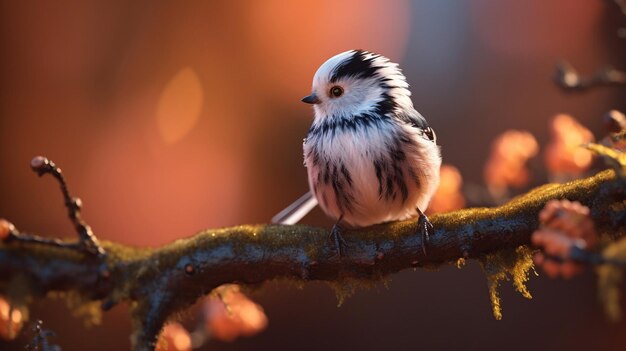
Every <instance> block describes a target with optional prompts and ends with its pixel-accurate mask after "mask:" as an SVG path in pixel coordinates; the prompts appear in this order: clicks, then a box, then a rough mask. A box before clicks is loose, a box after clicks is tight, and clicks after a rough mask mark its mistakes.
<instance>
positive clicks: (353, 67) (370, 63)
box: [330, 50, 380, 83]
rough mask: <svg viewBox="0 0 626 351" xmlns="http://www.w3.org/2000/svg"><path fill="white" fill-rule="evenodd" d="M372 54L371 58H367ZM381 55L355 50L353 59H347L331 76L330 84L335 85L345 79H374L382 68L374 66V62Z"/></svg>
mask: <svg viewBox="0 0 626 351" xmlns="http://www.w3.org/2000/svg"><path fill="white" fill-rule="evenodd" d="M368 54H371V56H370V57H367V55H368ZM379 57H380V55H378V54H372V53H370V52H367V51H363V50H355V51H354V54H352V57H350V58H348V59H346V60H345V61H344V62H343V63H342V64H341V65H339V66H337V67H336V68H335V69H334V70H333V72H332V73H331V75H330V82H331V83H335V82H336V81H337V80H339V79H341V78H343V77H356V78H364V77H373V76H374V75H375V74H376V72H377V71H378V69H379V68H380V66H374V60H375V59H377V58H379Z"/></svg>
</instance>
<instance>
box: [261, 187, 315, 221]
mask: <svg viewBox="0 0 626 351" xmlns="http://www.w3.org/2000/svg"><path fill="white" fill-rule="evenodd" d="M315 206H317V199H316V198H315V196H313V194H312V193H311V192H310V191H308V192H307V193H306V194H304V195H302V196H300V198H299V199H298V200H296V201H294V202H293V203H292V204H291V205H289V206H287V208H285V209H284V210H282V211H280V212H279V213H278V214H277V215H276V216H274V217H272V223H274V224H289V225H291V224H296V223H298V222H299V221H300V220H301V219H302V217H304V216H306V215H307V214H308V213H309V212H311V210H312V209H314V208H315Z"/></svg>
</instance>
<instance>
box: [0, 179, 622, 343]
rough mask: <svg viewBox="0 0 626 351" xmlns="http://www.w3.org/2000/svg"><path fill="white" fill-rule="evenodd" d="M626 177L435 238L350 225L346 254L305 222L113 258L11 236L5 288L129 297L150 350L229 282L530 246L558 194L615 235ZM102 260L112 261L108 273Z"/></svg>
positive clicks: (439, 222) (377, 275)
mask: <svg viewBox="0 0 626 351" xmlns="http://www.w3.org/2000/svg"><path fill="white" fill-rule="evenodd" d="M625 183H626V181H624V179H623V178H622V177H621V176H618V175H616V172H615V171H613V170H607V171H603V172H601V173H598V174H596V175H595V176H592V177H589V178H586V179H581V180H577V181H573V182H570V183H567V184H548V185H545V186H542V187H539V188H537V189H535V190H533V191H531V192H529V193H527V194H525V195H523V196H521V197H519V198H516V199H514V200H512V201H511V202H509V203H507V204H505V205H503V206H500V207H494V208H471V209H464V210H460V211H454V212H449V213H444V214H438V215H433V216H432V217H431V222H432V223H433V225H434V227H435V234H434V235H432V236H431V238H430V241H428V242H427V243H423V242H422V239H421V238H422V236H421V235H417V234H416V233H417V228H416V222H415V221H404V222H393V223H386V224H380V225H376V226H372V227H367V228H362V229H357V230H350V231H347V232H346V233H345V235H344V237H345V239H346V242H347V245H348V246H347V249H346V252H345V255H344V256H342V257H341V259H339V257H338V256H337V255H336V253H335V251H334V246H333V245H330V244H329V243H328V242H327V238H328V234H329V231H328V230H327V229H321V228H315V227H310V226H305V225H294V226H283V225H242V226H236V227H231V228H223V229H212V230H206V231H203V232H200V233H198V234H196V235H194V236H192V237H190V238H186V239H181V240H177V241H175V242H173V243H171V244H168V245H165V246H163V247H160V248H154V249H147V248H133V247H128V246H124V245H121V244H116V243H112V242H102V243H101V244H102V248H103V249H104V251H105V252H106V256H104V258H99V257H98V256H95V255H93V254H90V253H89V252H86V251H84V250H83V251H80V250H75V249H72V248H70V247H64V246H58V245H55V244H51V243H49V242H33V241H28V242H21V241H18V240H8V241H5V242H0V292H2V293H5V294H9V297H10V298H11V292H15V291H20V292H21V294H22V295H23V294H24V292H27V294H28V295H30V296H32V297H35V298H38V297H43V296H45V295H46V294H47V293H49V292H52V291H65V292H73V293H79V294H80V295H81V296H83V298H84V299H86V300H89V301H102V307H103V309H105V310H107V309H110V308H111V307H113V306H114V305H115V304H117V303H118V302H121V301H128V302H130V303H131V306H132V315H133V325H134V329H135V333H134V336H133V344H134V349H135V350H151V349H153V348H154V343H155V341H156V338H157V336H158V333H159V331H160V330H161V328H162V326H163V324H164V323H165V322H166V321H167V319H168V318H169V317H170V316H171V315H172V314H174V313H176V312H178V311H180V310H181V309H183V308H186V307H188V306H190V305H191V304H193V303H194V302H195V301H196V300H197V299H198V298H199V297H201V296H203V295H206V294H208V293H210V292H211V291H212V290H213V289H214V288H216V287H218V286H220V285H222V284H226V283H238V284H248V285H256V284H260V283H263V282H265V281H269V280H273V279H276V278H286V279H290V280H295V281H312V280H317V281H327V282H330V283H342V282H346V281H349V282H352V283H356V284H371V283H372V282H377V281H379V280H380V279H381V278H383V277H385V276H387V275H389V274H392V273H395V272H398V271H401V270H403V269H406V268H411V267H432V266H438V265H442V264H446V263H448V262H453V261H456V260H457V259H459V258H484V257H485V255H488V254H491V253H494V252H496V251H499V250H504V249H513V248H517V247H518V246H520V245H527V244H529V241H530V235H531V233H532V231H533V230H535V229H536V228H537V226H538V219H537V214H538V212H539V211H540V210H541V208H542V207H543V206H544V204H545V203H546V202H547V201H549V200H551V199H565V198H566V199H569V200H575V201H580V202H581V203H583V204H584V205H586V206H588V207H590V209H591V216H592V218H593V219H594V221H595V223H596V224H597V228H598V230H599V231H600V232H614V231H615V230H616V228H623V227H624V226H625V225H626V209H625V207H626V205H625V202H624V200H625V199H626V196H625V195H626V194H625V193H626V186H625ZM13 234H14V235H15V236H18V237H19V236H20V235H22V234H21V233H19V232H17V230H13ZM424 244H426V249H427V250H426V255H424V253H423V250H422V248H423V245H424ZM101 259H104V260H105V264H106V266H107V267H108V271H106V273H107V274H105V275H103V274H102V267H101V265H102V261H101ZM22 298H23V296H22Z"/></svg>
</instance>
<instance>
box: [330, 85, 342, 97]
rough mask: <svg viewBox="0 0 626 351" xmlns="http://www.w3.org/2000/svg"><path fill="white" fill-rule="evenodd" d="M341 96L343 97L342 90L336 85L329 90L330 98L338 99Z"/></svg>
mask: <svg viewBox="0 0 626 351" xmlns="http://www.w3.org/2000/svg"><path fill="white" fill-rule="evenodd" d="M341 95H343V88H342V87H340V86H338V85H336V86H334V87H332V88H330V97H340V96H341Z"/></svg>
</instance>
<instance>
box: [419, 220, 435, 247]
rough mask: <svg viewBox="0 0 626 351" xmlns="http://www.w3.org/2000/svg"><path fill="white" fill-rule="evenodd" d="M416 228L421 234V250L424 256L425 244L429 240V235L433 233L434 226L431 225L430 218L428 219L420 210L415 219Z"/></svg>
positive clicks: (426, 244)
mask: <svg viewBox="0 0 626 351" xmlns="http://www.w3.org/2000/svg"><path fill="white" fill-rule="evenodd" d="M417 228H418V229H417V230H419V232H420V234H421V235H422V252H423V253H424V256H426V255H427V253H426V246H428V243H429V242H430V236H431V235H434V234H435V228H434V227H433V224H432V223H430V220H428V217H426V215H425V214H424V213H422V212H421V211H420V214H419V218H418V220H417Z"/></svg>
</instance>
